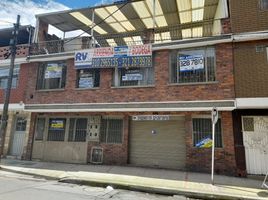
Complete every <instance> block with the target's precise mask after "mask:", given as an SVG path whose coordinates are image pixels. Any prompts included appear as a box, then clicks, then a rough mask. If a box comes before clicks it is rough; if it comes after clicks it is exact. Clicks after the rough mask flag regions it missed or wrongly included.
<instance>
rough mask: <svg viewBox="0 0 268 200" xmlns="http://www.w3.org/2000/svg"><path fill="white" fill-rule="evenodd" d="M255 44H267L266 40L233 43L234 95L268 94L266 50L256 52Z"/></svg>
mask: <svg viewBox="0 0 268 200" xmlns="http://www.w3.org/2000/svg"><path fill="white" fill-rule="evenodd" d="M267 19H268V18H267ZM256 45H264V46H267V45H268V40H262V41H252V42H240V43H236V44H235V48H234V66H235V67H234V69H235V73H234V74H235V92H236V97H267V96H268V87H267V86H268V79H267V77H268V70H267V69H268V58H267V52H266V48H264V50H263V51H262V52H256Z"/></svg>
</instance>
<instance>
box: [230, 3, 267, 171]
mask: <svg viewBox="0 0 268 200" xmlns="http://www.w3.org/2000/svg"><path fill="white" fill-rule="evenodd" d="M229 6H230V18H231V25H232V32H233V33H234V35H236V40H239V41H237V42H235V43H234V47H233V57H234V76H235V93H236V102H237V109H236V110H235V111H234V112H233V119H234V136H235V137H234V139H235V149H236V160H237V167H238V168H239V169H240V171H244V172H245V171H246V172H247V173H248V174H266V173H267V171H268V109H267V108H268V70H267V69H268V49H267V48H268V32H267V30H268V0H245V1H243V3H242V2H241V1H236V0H230V1H229Z"/></svg>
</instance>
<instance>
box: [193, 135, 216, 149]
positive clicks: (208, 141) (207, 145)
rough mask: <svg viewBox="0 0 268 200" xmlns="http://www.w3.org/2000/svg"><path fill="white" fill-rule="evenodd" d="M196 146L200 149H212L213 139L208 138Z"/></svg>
mask: <svg viewBox="0 0 268 200" xmlns="http://www.w3.org/2000/svg"><path fill="white" fill-rule="evenodd" d="M195 146H196V147H199V148H210V147H212V139H211V138H210V137H206V138H204V139H202V140H201V141H200V142H198V143H197V144H196V145H195Z"/></svg>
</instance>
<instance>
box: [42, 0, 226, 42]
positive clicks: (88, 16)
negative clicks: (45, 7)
mask: <svg viewBox="0 0 268 200" xmlns="http://www.w3.org/2000/svg"><path fill="white" fill-rule="evenodd" d="M154 2H155V3H154ZM93 12H94V15H93ZM154 16H155V17H154ZM226 17H228V9H227V3H226V0H132V1H119V2H117V3H114V4H110V5H101V6H97V7H90V8H83V9H76V10H67V11H62V12H55V13H48V14H41V15H37V18H38V19H39V20H41V21H43V22H45V23H48V24H50V25H52V26H54V27H56V28H58V29H59V30H61V31H63V32H69V31H74V30H83V31H85V32H86V33H88V34H91V29H92V27H93V30H94V36H95V37H98V36H101V37H102V38H106V39H105V42H106V43H107V44H109V45H110V46H116V45H118V44H119V43H120V44H122V43H125V44H127V45H130V44H137V43H138V44H139V43H141V41H142V38H141V34H140V32H143V31H145V30H148V29H154V40H155V41H156V42H161V41H170V40H174V39H177V37H179V36H180V37H181V38H191V37H202V36H210V35H211V34H212V33H211V32H212V28H208V26H213V25H215V24H214V22H213V20H219V19H221V18H226ZM154 19H155V21H154ZM208 21H212V22H211V23H202V22H208ZM175 26H180V31H179V32H177V30H175V29H174V28H173V29H171V28H172V27H175ZM208 31H209V33H208ZM214 31H215V30H214ZM138 33H139V34H138ZM115 34H124V36H122V37H114V38H113V37H111V36H112V35H115ZM102 42H104V41H102ZM129 43H130V44H129Z"/></svg>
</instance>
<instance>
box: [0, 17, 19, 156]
mask: <svg viewBox="0 0 268 200" xmlns="http://www.w3.org/2000/svg"><path fill="white" fill-rule="evenodd" d="M19 26H20V15H18V16H17V22H16V24H14V31H13V32H12V35H13V38H12V39H11V40H10V46H11V49H10V50H11V61H10V67H9V75H8V81H7V88H6V90H5V102H4V107H3V114H2V118H1V125H0V145H1V147H0V159H1V157H2V155H3V152H4V144H5V135H6V134H5V133H6V127H7V120H8V106H9V99H10V91H11V87H12V77H13V70H14V63H15V57H16V50H17V48H16V45H17V37H18V34H19Z"/></svg>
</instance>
